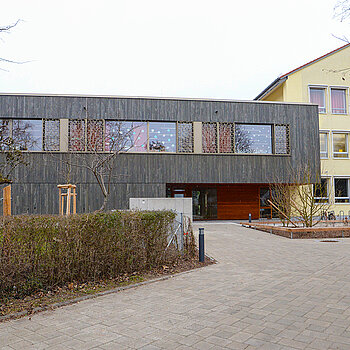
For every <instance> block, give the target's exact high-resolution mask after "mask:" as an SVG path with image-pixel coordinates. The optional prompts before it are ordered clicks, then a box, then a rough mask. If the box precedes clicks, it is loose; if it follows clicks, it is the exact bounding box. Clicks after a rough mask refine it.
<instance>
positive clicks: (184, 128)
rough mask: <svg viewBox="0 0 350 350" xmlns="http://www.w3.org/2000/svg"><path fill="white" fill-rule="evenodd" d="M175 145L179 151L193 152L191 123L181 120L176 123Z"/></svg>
mask: <svg viewBox="0 0 350 350" xmlns="http://www.w3.org/2000/svg"><path fill="white" fill-rule="evenodd" d="M177 140H178V143H177V147H178V152H180V153H192V152H193V124H192V123H188V122H183V123H182V122H181V123H178V124H177Z"/></svg>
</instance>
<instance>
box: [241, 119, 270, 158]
mask: <svg viewBox="0 0 350 350" xmlns="http://www.w3.org/2000/svg"><path fill="white" fill-rule="evenodd" d="M235 151H236V153H254V154H272V125H263V124H235Z"/></svg>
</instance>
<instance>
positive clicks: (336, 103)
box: [331, 88, 346, 114]
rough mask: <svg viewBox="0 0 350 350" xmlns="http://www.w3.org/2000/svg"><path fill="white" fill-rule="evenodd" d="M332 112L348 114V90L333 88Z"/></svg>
mask: <svg viewBox="0 0 350 350" xmlns="http://www.w3.org/2000/svg"><path fill="white" fill-rule="evenodd" d="M331 105H332V114H346V90H345V89H338V88H331Z"/></svg>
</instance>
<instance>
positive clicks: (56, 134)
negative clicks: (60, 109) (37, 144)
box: [44, 119, 60, 151]
mask: <svg viewBox="0 0 350 350" xmlns="http://www.w3.org/2000/svg"><path fill="white" fill-rule="evenodd" d="M44 150H45V151H59V150H60V121H59V120H50V119H47V120H44Z"/></svg>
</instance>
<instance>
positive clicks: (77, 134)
mask: <svg viewBox="0 0 350 350" xmlns="http://www.w3.org/2000/svg"><path fill="white" fill-rule="evenodd" d="M68 141H69V142H68V143H69V150H70V151H73V152H74V151H81V152H83V151H85V120H83V119H78V120H73V119H72V120H69V137H68Z"/></svg>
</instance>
